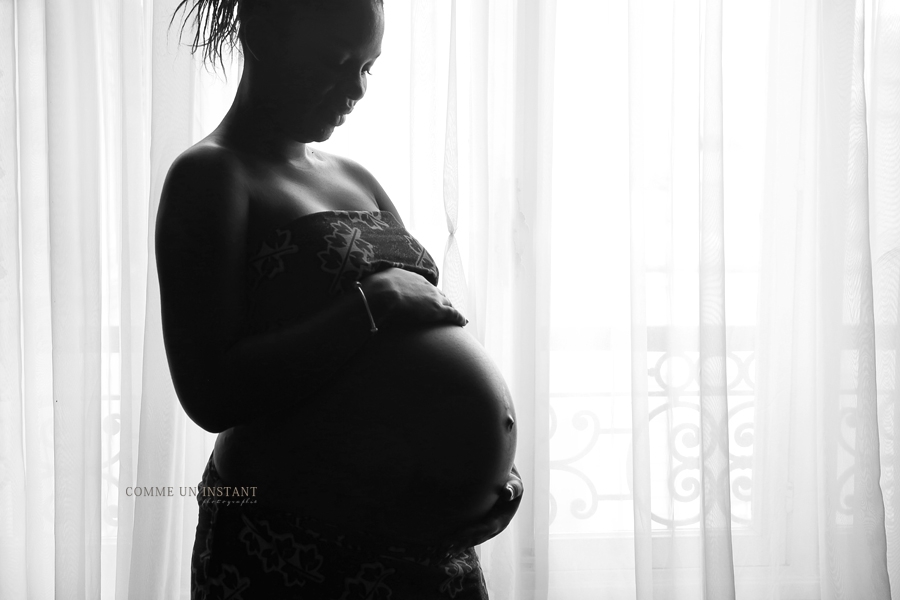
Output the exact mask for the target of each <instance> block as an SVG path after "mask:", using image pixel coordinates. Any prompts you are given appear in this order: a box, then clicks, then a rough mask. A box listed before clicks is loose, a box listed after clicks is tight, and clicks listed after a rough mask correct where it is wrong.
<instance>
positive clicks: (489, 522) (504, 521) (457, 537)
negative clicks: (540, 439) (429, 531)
mask: <svg viewBox="0 0 900 600" xmlns="http://www.w3.org/2000/svg"><path fill="white" fill-rule="evenodd" d="M524 491H525V486H524V484H523V483H522V478H521V477H520V476H519V471H518V469H516V467H515V465H513V468H512V470H511V471H510V474H509V481H507V483H506V486H505V488H504V493H501V494H500V498H499V499H498V500H497V502H496V503H495V504H494V506H492V507H491V510H490V511H488V513H487V514H486V515H484V517H482V518H480V519H478V520H477V521H476V522H474V523H472V524H471V525H469V526H467V527H465V528H464V529H462V530H460V531H459V532H456V533H453V534H452V535H451V536H450V539H448V540H447V541H448V542H449V543H450V550H449V551H450V552H456V551H460V550H464V549H466V548H472V547H473V546H478V545H479V544H483V543H484V542H486V541H488V540H489V539H491V538H493V537H495V536H497V535H499V534H500V533H501V532H502V531H503V530H504V529H506V528H507V526H508V525H509V524H510V522H511V521H512V519H513V517H514V516H515V514H516V512H517V511H518V510H519V504H521V503H522V494H523V493H524Z"/></svg>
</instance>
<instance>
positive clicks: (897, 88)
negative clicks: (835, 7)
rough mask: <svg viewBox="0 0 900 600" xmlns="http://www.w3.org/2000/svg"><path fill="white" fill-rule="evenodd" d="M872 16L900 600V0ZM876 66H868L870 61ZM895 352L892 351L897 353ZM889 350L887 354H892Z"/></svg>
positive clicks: (874, 245) (880, 323)
mask: <svg viewBox="0 0 900 600" xmlns="http://www.w3.org/2000/svg"><path fill="white" fill-rule="evenodd" d="M874 5H875V7H874V10H873V11H872V12H871V13H870V14H871V17H870V19H869V20H868V22H869V23H870V25H868V30H872V31H873V38H874V41H873V47H872V56H871V59H870V60H869V61H868V62H867V63H866V61H865V60H863V63H864V64H863V67H864V68H865V71H866V72H868V73H869V75H870V77H871V83H870V87H869V88H868V94H867V95H868V98H869V106H870V107H871V109H870V110H869V111H868V113H867V117H868V119H867V120H868V122H869V123H870V125H869V127H868V140H869V171H868V173H869V210H870V213H869V222H870V223H871V229H870V230H869V233H870V241H871V252H872V256H871V259H872V278H873V302H874V312H875V348H876V358H875V365H876V389H877V394H878V411H879V414H878V421H879V424H880V427H879V433H880V435H879V441H880V445H881V467H882V469H881V488H882V491H883V493H884V501H885V531H886V534H887V540H886V542H887V565H888V572H889V576H890V582H891V583H892V586H891V593H892V596H891V597H892V598H893V599H894V600H898V599H900V477H898V475H900V452H898V447H897V440H898V433H897V430H898V424H900V385H898V374H900V351H898V350H900V327H898V308H900V61H898V60H897V57H898V56H900V2H898V0H878V2H875V3H874ZM866 65H868V66H866ZM891 349H892V350H893V356H891V352H890V350H891ZM885 351H887V352H885Z"/></svg>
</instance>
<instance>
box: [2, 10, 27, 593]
mask: <svg viewBox="0 0 900 600" xmlns="http://www.w3.org/2000/svg"><path fill="white" fill-rule="evenodd" d="M15 74H16V19H15V5H14V4H11V3H5V4H3V5H0V139H7V140H17V139H18V122H17V119H16V113H17V110H16V109H17V106H16V103H17V99H16V95H17V94H16V92H17V89H16V85H15V83H16V81H15ZM18 170H19V169H18V156H17V152H16V147H15V145H11V144H2V145H0V357H3V358H2V361H0V379H2V381H3V382H4V385H3V386H2V388H0V423H21V422H22V420H23V414H22V409H23V407H22V403H21V401H20V398H21V397H22V387H23V381H22V359H23V357H22V351H21V339H22V320H21V317H22V306H21V300H20V296H19V278H20V272H19V264H20V260H21V257H20V256H19V206H18V204H19V203H18ZM24 433H25V432H24V431H23V430H22V429H21V428H20V427H3V428H2V432H0V456H2V457H4V461H3V465H2V468H3V469H4V474H5V477H4V478H3V480H2V482H0V494H2V496H0V564H7V565H10V573H9V575H10V576H9V577H8V578H7V577H0V596H3V597H12V596H13V595H14V594H15V593H16V592H18V591H21V590H24V589H26V566H27V562H26V553H25V548H26V532H27V528H26V524H25V521H23V520H22V519H21V518H20V515H23V514H25V506H26V493H25V490H26V486H25V453H24V442H25V440H24Z"/></svg>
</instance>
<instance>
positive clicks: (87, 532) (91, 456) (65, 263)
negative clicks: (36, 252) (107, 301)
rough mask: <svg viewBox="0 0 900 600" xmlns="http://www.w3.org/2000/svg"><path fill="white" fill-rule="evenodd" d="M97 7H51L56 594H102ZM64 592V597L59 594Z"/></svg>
mask: <svg viewBox="0 0 900 600" xmlns="http://www.w3.org/2000/svg"><path fill="white" fill-rule="evenodd" d="M96 17H97V15H96V12H95V7H94V6H89V7H77V6H75V5H74V4H72V3H70V2H65V1H55V0H48V1H47V4H46V14H45V26H46V35H47V38H46V41H47V71H46V73H47V93H48V96H49V97H51V98H66V101H64V102H63V101H56V102H50V103H48V106H47V136H48V139H50V140H52V141H53V143H51V144H49V146H48V175H49V192H50V214H49V247H50V301H51V330H52V344H53V346H52V348H53V349H52V361H53V366H52V370H53V371H52V372H53V416H54V422H53V454H54V457H53V466H54V469H53V474H54V498H55V502H54V521H55V526H54V532H55V533H54V535H55V555H56V556H55V564H56V583H55V585H56V589H57V592H58V593H64V594H65V595H66V596H68V597H72V598H94V597H96V596H98V595H99V593H100V562H99V553H100V493H99V492H100V435H99V425H100V306H101V289H100V244H99V240H100V227H99V225H100V202H101V186H100V172H99V167H100V165H99V162H98V160H97V157H98V156H100V147H99V134H100V123H101V114H100V111H99V104H100V103H99V98H98V96H97V94H98V91H99V81H98V72H97V70H98V64H97V56H96V52H95V47H94V44H95V43H96V40H97V28H96ZM61 590H65V592H60V591H61Z"/></svg>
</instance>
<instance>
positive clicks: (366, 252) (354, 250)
mask: <svg viewBox="0 0 900 600" xmlns="http://www.w3.org/2000/svg"><path fill="white" fill-rule="evenodd" d="M391 267H398V268H401V269H406V270H408V271H412V272H414V273H418V274H420V275H422V276H423V277H425V278H426V279H427V280H428V281H429V282H431V284H432V285H437V282H438V268H437V265H435V262H434V259H432V257H431V255H430V254H428V251H427V250H425V248H424V247H423V246H422V244H420V243H419V242H418V240H416V239H415V238H414V237H413V236H412V235H411V234H410V233H409V232H408V231H407V230H406V228H404V227H403V225H401V224H400V222H399V221H398V220H397V219H396V218H395V217H394V215H392V214H391V213H389V212H384V211H347V210H329V211H322V212H315V213H311V214H308V215H304V216H302V217H298V218H297V219H294V220H293V221H290V222H288V223H286V224H284V225H282V226H281V227H278V228H276V229H275V230H273V231H272V232H271V233H269V234H268V235H267V236H266V237H265V238H264V239H263V242H262V244H261V245H260V247H259V249H258V250H257V251H256V252H255V253H250V254H248V257H247V290H248V297H249V308H248V315H247V321H246V323H247V329H248V333H259V332H262V331H267V330H270V329H274V328H278V327H281V326H284V325H286V324H287V323H290V322H291V321H293V320H295V319H297V318H298V317H300V316H303V315H308V314H311V313H313V312H315V311H316V310H318V309H320V308H321V307H322V306H324V305H325V304H327V303H328V302H329V300H330V299H331V298H333V297H334V296H336V295H338V294H340V293H342V292H344V291H347V290H349V289H352V287H353V286H354V282H356V281H360V280H362V279H363V278H365V277H366V276H368V275H370V274H372V273H376V272H378V271H382V270H384V269H388V268H391Z"/></svg>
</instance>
